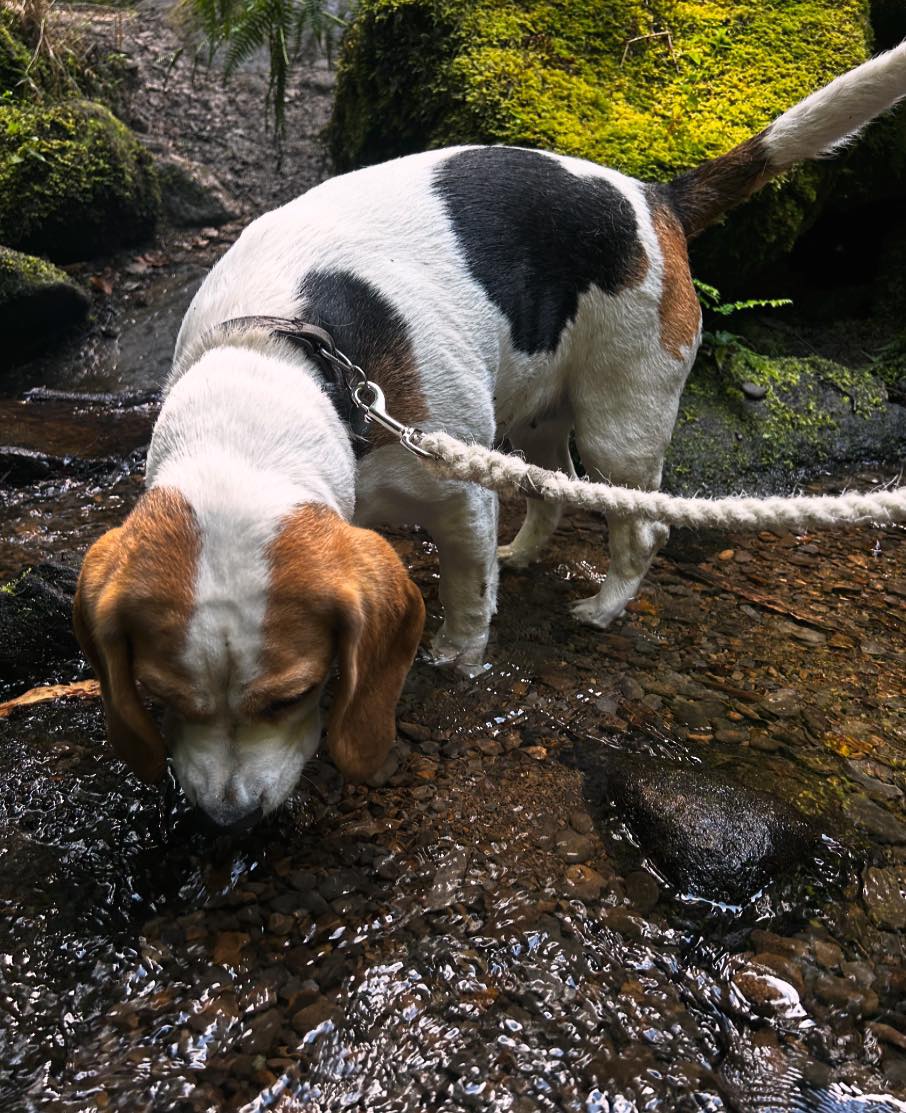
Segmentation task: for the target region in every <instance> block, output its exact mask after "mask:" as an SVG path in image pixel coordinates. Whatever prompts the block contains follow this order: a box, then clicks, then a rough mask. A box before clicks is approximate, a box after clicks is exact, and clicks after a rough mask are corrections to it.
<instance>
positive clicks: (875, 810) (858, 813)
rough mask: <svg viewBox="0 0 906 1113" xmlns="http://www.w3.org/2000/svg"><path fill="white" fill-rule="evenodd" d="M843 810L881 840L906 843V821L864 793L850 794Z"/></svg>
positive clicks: (847, 815)
mask: <svg viewBox="0 0 906 1113" xmlns="http://www.w3.org/2000/svg"><path fill="white" fill-rule="evenodd" d="M843 811H844V812H845V814H846V817H847V819H850V820H852V822H853V823H855V824H857V825H858V826H859V827H864V828H865V830H866V831H868V832H870V833H871V834H872V835H874V836H875V837H876V838H877V839H880V841H881V842H889V843H906V823H903V822H902V820H899V819H897V817H896V816H895V815H893V814H892V813H891V812H888V811H887V810H886V809H885V808H882V807H881V806H880V804H876V803H875V802H874V800H869V798H868V797H867V796H865V795H864V794H863V793H861V792H858V793H855V794H854V795H852V796H850V797H849V798H848V799H847V801H846V803H845V804H844V805H843Z"/></svg>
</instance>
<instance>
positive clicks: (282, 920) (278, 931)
mask: <svg viewBox="0 0 906 1113" xmlns="http://www.w3.org/2000/svg"><path fill="white" fill-rule="evenodd" d="M295 926H296V921H295V918H294V917H293V916H287V915H285V914H284V913H283V912H272V913H271V914H270V916H268V918H267V930H268V931H269V932H270V933H271V934H272V935H289V933H290V932H291V931H292V930H293V928H294V927H295Z"/></svg>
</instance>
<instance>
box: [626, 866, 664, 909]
mask: <svg viewBox="0 0 906 1113" xmlns="http://www.w3.org/2000/svg"><path fill="white" fill-rule="evenodd" d="M660 895H661V890H660V888H659V886H658V883H657V881H655V879H654V878H653V877H652V876H651V874H650V873H649V872H648V871H647V870H634V871H633V872H632V873H629V874H627V875H626V896H627V898H628V900H629V903H630V904H631V905H632V906H633V908H635V909H636V910H637V911H638V912H641V913H642V915H646V914H647V913H649V912H651V911H652V909H653V908H654V906H655V905H656V904H657V902H658V899H659V898H660Z"/></svg>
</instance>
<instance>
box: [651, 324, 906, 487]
mask: <svg viewBox="0 0 906 1113" xmlns="http://www.w3.org/2000/svg"><path fill="white" fill-rule="evenodd" d="M902 351H906V344H904V347H903V349H902ZM900 361H902V362H900ZM904 369H906V358H904V357H903V355H902V352H901V351H899V350H897V349H896V346H895V345H890V346H889V347H888V349H887V350H886V352H885V358H883V359H878V360H876V361H874V362H873V363H865V364H863V365H861V366H859V367H856V368H853V367H848V366H845V365H843V364H842V363H838V362H836V361H835V360H831V359H827V358H823V357H819V356H805V357H800V356H767V355H763V354H760V353H756V352H754V351H753V350H752V349H750V348H749V347H748V346H746V345H745V344H742V343H739V344H736V343H734V344H733V345H732V346H731V347H730V348H729V350H727V351H726V352H724V353H723V354H722V356H721V357H720V360H719V362H718V361H715V360H714V359H713V358H709V357H708V356H702V357H701V358H700V359H699V361H698V363H697V364H696V367H695V369H694V370H693V373H692V376H691V377H690V379H689V382H688V384H687V386H686V390H685V393H684V395H683V401H682V405H681V406H680V415H679V418H678V420H677V424H676V429H675V431H674V434H673V441H672V443H671V445H670V449H669V451H668V454H667V463H666V466H665V469H664V488H665V490H669V491H672V492H674V493H679V494H694V493H697V492H698V493H706V494H733V493H736V492H739V491H748V492H761V491H773V492H778V491H784V490H789V489H790V488H791V487H792V485H793V484H794V483H796V482H797V480H798V479H799V478H801V477H802V476H803V475H807V474H809V473H814V472H815V471H816V470H817V469H818V468H821V467H825V466H828V465H851V464H852V463H853V462H858V461H865V460H899V459H902V458H903V457H904V456H906V405H904V403H906V396H904V394H903V391H902V388H901V386H900V385H899V381H898V380H899V377H900V376H901V375H902V373H903V371H904Z"/></svg>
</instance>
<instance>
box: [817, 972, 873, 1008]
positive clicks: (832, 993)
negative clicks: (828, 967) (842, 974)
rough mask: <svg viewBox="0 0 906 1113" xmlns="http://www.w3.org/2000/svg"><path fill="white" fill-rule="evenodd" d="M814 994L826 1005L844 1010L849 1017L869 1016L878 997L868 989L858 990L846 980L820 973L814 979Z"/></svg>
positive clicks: (857, 987)
mask: <svg viewBox="0 0 906 1113" xmlns="http://www.w3.org/2000/svg"><path fill="white" fill-rule="evenodd" d="M815 993H817V995H818V996H819V997H820V998H821V1000H822V1001H824V1003H825V1004H827V1005H832V1006H834V1007H836V1008H841V1009H844V1010H845V1011H846V1012H848V1013H849V1014H850V1015H851V1016H870V1015H871V1014H872V1013H873V1012H875V1011H876V1010H877V1008H878V995H877V993H875V992H874V991H873V990H870V989H867V990H866V989H860V988H859V986H857V985H856V984H855V983H854V982H851V981H850V980H849V979H848V978H838V977H836V976H835V975H833V974H825V973H820V974H819V975H818V977H817V978H816V979H815Z"/></svg>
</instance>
